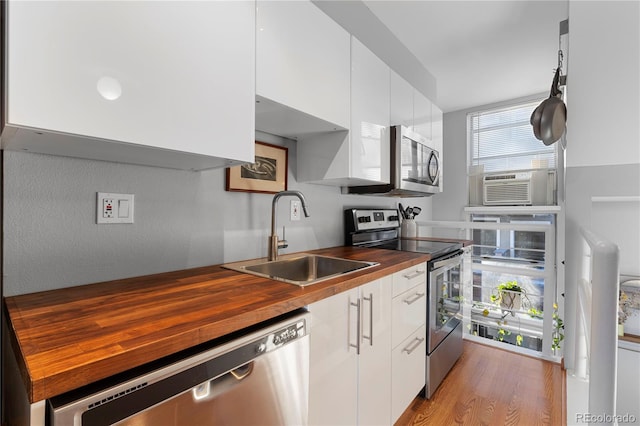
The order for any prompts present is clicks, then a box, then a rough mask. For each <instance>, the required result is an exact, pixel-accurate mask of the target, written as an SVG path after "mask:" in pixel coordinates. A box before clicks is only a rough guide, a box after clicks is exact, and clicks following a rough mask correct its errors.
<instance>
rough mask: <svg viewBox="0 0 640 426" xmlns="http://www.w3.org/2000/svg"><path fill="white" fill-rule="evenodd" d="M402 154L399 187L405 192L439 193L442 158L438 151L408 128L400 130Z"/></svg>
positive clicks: (399, 163) (400, 155)
mask: <svg viewBox="0 0 640 426" xmlns="http://www.w3.org/2000/svg"><path fill="white" fill-rule="evenodd" d="M399 133H400V135H399V137H398V135H397V134H396V138H397V139H398V140H400V147H399V148H400V149H399V151H400V153H399V158H396V162H398V164H397V165H396V167H397V168H399V171H400V173H399V174H398V175H397V176H396V179H398V178H399V182H397V184H399V187H400V188H401V189H405V190H411V191H422V192H428V193H434V192H439V191H440V188H439V182H440V156H439V154H438V151H436V150H435V149H433V148H430V147H429V146H428V145H427V140H426V139H425V138H424V137H422V136H421V135H419V134H417V133H414V132H411V131H410V130H408V129H407V128H406V127H402V128H400V129H399Z"/></svg>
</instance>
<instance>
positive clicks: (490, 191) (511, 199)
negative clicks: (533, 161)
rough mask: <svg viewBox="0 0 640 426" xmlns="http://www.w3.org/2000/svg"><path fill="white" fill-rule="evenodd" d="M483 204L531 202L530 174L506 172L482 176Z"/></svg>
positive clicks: (520, 203) (521, 203) (522, 203)
mask: <svg viewBox="0 0 640 426" xmlns="http://www.w3.org/2000/svg"><path fill="white" fill-rule="evenodd" d="M483 183H484V185H483V202H484V204H485V205H524V204H531V174H530V173H506V174H501V175H488V176H485V177H484V182H483Z"/></svg>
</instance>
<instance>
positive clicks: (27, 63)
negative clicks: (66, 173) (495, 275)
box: [7, 1, 255, 162]
mask: <svg viewBox="0 0 640 426" xmlns="http://www.w3.org/2000/svg"><path fill="white" fill-rule="evenodd" d="M7 18H8V26H7V29H8V37H7V40H8V47H7V81H8V85H7V96H8V103H7V122H8V123H9V124H11V125H15V126H16V127H28V128H35V129H45V130H50V131H53V132H56V134H57V133H58V132H61V133H64V134H71V135H81V136H86V137H89V138H93V140H98V141H104V140H108V141H117V142H121V143H124V144H112V145H104V144H100V145H99V146H94V145H90V144H88V145H87V146H84V147H80V148H79V149H78V151H80V152H79V153H78V155H75V156H80V157H84V158H99V159H107V160H114V159H119V160H122V161H124V162H126V161H127V159H126V158H124V159H121V158H119V156H118V149H120V148H122V147H124V148H123V149H126V146H128V145H129V144H132V145H134V146H142V147H154V148H160V149H161V150H163V151H166V150H169V151H180V152H187V153H190V154H198V155H204V156H215V157H223V158H228V159H235V160H239V161H253V143H254V129H253V122H254V110H255V99H254V97H255V90H254V87H255V83H254V82H255V49H254V48H255V3H254V2H253V1H238V2H230V1H229V2H227V1H224V2H186V3H182V2H82V1H78V2H21V1H12V2H10V3H9V4H8V13H7ZM25 52H29V53H28V54H26V53H25ZM221 64H224V66H221ZM42 149H43V150H44V152H47V150H49V151H52V152H48V153H54V154H55V153H56V152H55V147H53V148H52V147H43V148H42ZM61 149H62V148H61ZM73 154H76V153H75V152H72V153H71V154H70V155H73ZM61 155H64V153H63V154H61Z"/></svg>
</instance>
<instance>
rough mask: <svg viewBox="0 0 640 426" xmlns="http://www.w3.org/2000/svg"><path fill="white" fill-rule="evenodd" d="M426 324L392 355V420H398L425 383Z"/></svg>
mask: <svg viewBox="0 0 640 426" xmlns="http://www.w3.org/2000/svg"><path fill="white" fill-rule="evenodd" d="M426 342H427V339H426V326H424V325H423V326H422V327H420V328H419V329H418V330H416V331H415V333H413V334H411V336H409V337H408V338H407V339H406V340H404V341H403V342H402V343H401V344H400V345H399V346H398V347H397V348H395V349H394V350H393V353H392V355H391V389H392V392H391V420H392V422H391V423H392V424H393V423H395V422H396V420H398V418H399V417H400V416H401V415H402V413H403V412H404V410H406V409H407V407H408V406H409V405H410V404H411V401H413V399H414V398H415V397H416V395H418V393H419V392H420V390H422V388H423V387H424V384H425V362H426V350H427V349H426V347H427V345H426Z"/></svg>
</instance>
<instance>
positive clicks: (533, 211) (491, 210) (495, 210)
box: [464, 206, 562, 214]
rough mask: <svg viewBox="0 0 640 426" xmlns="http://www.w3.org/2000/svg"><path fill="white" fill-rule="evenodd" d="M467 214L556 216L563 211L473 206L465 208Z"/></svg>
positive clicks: (554, 207)
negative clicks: (546, 214) (547, 214)
mask: <svg viewBox="0 0 640 426" xmlns="http://www.w3.org/2000/svg"><path fill="white" fill-rule="evenodd" d="M464 211H465V213H489V214H491V213H500V214H545V213H549V214H556V213H560V212H561V211H562V207H560V206H471V207H465V208H464Z"/></svg>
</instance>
